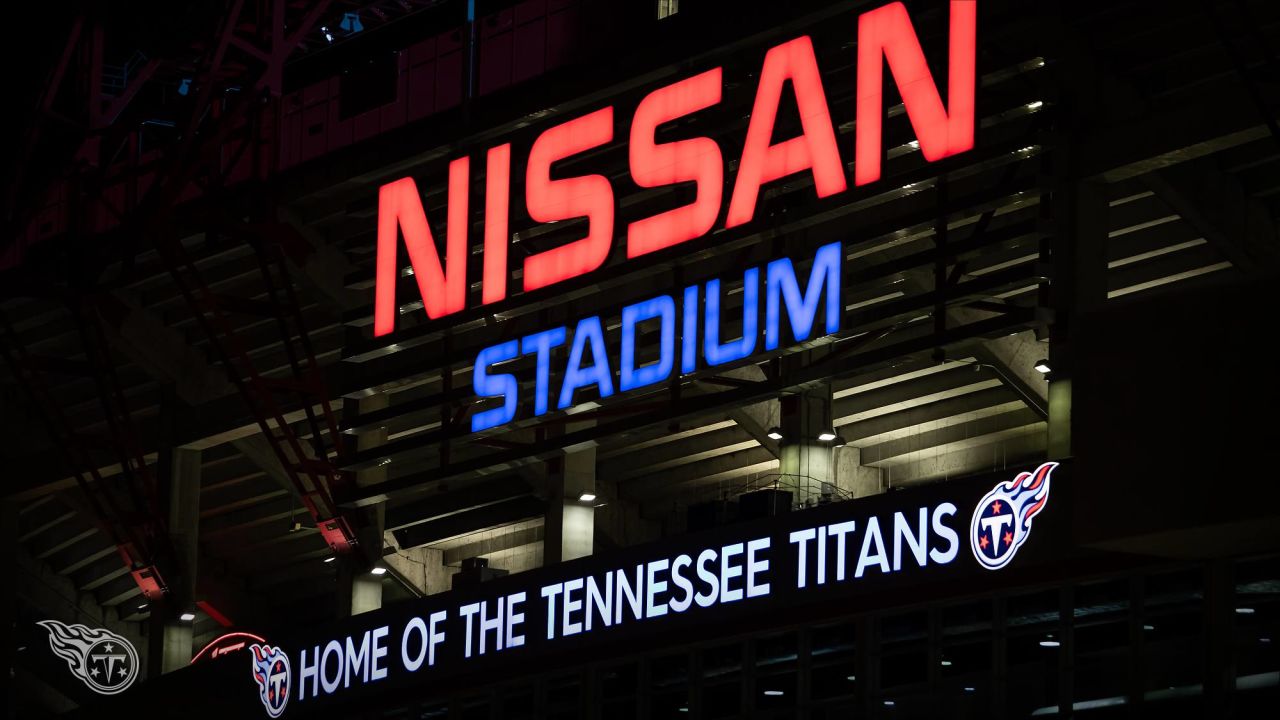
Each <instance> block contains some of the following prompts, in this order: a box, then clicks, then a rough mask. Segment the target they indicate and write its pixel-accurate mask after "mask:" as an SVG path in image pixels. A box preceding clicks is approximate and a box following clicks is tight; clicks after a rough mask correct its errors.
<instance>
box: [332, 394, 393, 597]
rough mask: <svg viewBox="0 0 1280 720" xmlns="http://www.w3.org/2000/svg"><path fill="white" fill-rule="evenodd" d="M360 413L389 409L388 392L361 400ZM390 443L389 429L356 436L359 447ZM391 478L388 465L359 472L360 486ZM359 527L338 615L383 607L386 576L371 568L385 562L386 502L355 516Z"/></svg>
mask: <svg viewBox="0 0 1280 720" xmlns="http://www.w3.org/2000/svg"><path fill="white" fill-rule="evenodd" d="M358 402H359V408H360V413H361V414H364V413H369V412H373V411H375V410H382V409H385V408H386V407H388V406H389V405H390V401H389V400H388V398H387V395H386V394H385V393H378V394H376V395H370V396H369V397H366V398H361V399H360V400H359V401H358ZM386 442H387V429H386V428H385V427H379V428H377V429H375V430H370V431H369V432H366V433H361V434H360V435H359V436H357V438H356V447H357V449H359V450H367V449H369V448H374V447H377V446H379V445H382V444H384V443H386ZM386 479H387V469H386V468H385V467H378V468H373V469H371V470H361V471H359V472H358V473H356V485H357V486H359V487H365V486H368V485H376V484H378V483H381V482H384V481H386ZM350 519H351V521H352V522H353V523H355V524H357V525H359V526H358V527H354V528H352V529H353V531H354V532H355V535H356V539H357V541H358V543H359V545H358V547H357V548H356V551H355V552H353V553H351V554H350V555H348V556H347V557H343V558H339V562H338V617H346V616H349V615H359V614H361V613H366V612H370V611H372V610H377V609H379V608H381V607H382V581H383V578H384V577H385V576H384V575H375V574H373V573H372V572H371V571H372V570H373V568H374V567H376V566H378V565H379V564H380V563H381V562H382V547H383V544H382V543H383V534H384V532H383V531H384V530H385V527H386V505H384V504H382V503H379V504H377V505H373V506H370V507H368V508H364V509H363V510H362V511H361V512H360V513H359V514H355V515H353V516H351V518H350Z"/></svg>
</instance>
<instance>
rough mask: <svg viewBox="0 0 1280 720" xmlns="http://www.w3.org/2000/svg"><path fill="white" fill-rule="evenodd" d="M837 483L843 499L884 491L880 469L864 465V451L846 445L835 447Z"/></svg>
mask: <svg viewBox="0 0 1280 720" xmlns="http://www.w3.org/2000/svg"><path fill="white" fill-rule="evenodd" d="M834 463H835V468H836V472H835V484H836V488H837V490H838V491H839V493H838V494H839V497H840V498H842V499H854V498H860V497H866V496H868V495H879V494H880V493H882V492H884V485H883V484H882V481H881V478H880V469H879V468H873V467H863V465H862V451H861V450H859V449H858V448H856V447H852V446H850V445H845V446H843V447H838V448H836V449H835V460H834Z"/></svg>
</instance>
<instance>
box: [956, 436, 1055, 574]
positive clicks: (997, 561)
mask: <svg viewBox="0 0 1280 720" xmlns="http://www.w3.org/2000/svg"><path fill="white" fill-rule="evenodd" d="M1056 467H1058V463H1054V462H1048V463H1045V464H1043V465H1041V466H1040V467H1038V468H1036V469H1035V472H1024V473H1020V474H1019V475H1018V476H1017V477H1015V478H1014V479H1012V480H1010V481H1008V482H1002V483H1000V484H998V485H996V486H995V488H993V489H992V490H991V492H989V493H987V494H986V495H985V496H984V497H983V498H982V500H981V501H979V502H978V507H977V508H975V509H974V511H973V522H971V523H970V525H969V545H970V547H971V548H972V549H973V556H974V557H975V558H977V559H978V563H979V564H980V565H982V567H984V568H986V569H988V570H999V569H1000V568H1002V567H1004V566H1005V565H1008V564H1009V562H1010V561H1011V560H1013V556H1014V555H1016V554H1017V552H1018V548H1020V547H1022V543H1024V542H1026V541H1027V538H1028V537H1030V536H1031V521H1032V519H1033V518H1035V516H1036V515H1037V514H1039V512H1040V511H1041V510H1043V509H1044V506H1045V503H1047V502H1048V501H1049V474H1050V473H1052V472H1053V469H1054V468H1056Z"/></svg>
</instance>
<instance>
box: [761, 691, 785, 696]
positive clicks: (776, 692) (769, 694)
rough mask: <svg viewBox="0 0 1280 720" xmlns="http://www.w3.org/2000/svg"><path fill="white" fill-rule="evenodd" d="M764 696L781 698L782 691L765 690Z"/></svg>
mask: <svg viewBox="0 0 1280 720" xmlns="http://www.w3.org/2000/svg"><path fill="white" fill-rule="evenodd" d="M764 694H765V695H768V696H769V697H781V696H782V691H781V690H765V691H764Z"/></svg>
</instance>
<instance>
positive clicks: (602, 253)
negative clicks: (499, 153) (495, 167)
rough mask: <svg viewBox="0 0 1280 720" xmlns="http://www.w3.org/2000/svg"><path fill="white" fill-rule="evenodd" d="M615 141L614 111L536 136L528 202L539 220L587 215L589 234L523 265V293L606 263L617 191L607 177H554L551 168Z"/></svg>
mask: <svg viewBox="0 0 1280 720" xmlns="http://www.w3.org/2000/svg"><path fill="white" fill-rule="evenodd" d="M611 140H613V108H612V107H607V108H604V109H603V110H597V111H595V112H593V113H591V114H589V115H583V116H582V117H580V118H576V119H574V120H570V121H568V122H566V123H562V124H560V125H557V126H555V127H553V128H551V129H550V130H547V131H546V132H544V133H542V134H541V135H539V136H538V139H537V140H535V141H534V142H533V149H532V150H530V151H529V165H528V168H527V171H526V174H525V204H526V205H527V207H528V210H529V217H531V218H533V220H535V221H537V222H543V223H547V222H556V221H558V220H570V219H573V218H580V217H585V218H586V219H587V236H586V237H584V238H581V239H578V240H574V241H572V242H569V243H566V244H564V245H561V246H559V247H555V248H552V249H550V250H544V251H543V252H540V253H538V254H536V255H530V256H529V257H527V258H525V261H524V289H525V290H526V291H528V290H537V289H538V288H542V287H546V286H548V285H551V284H553V283H558V282H561V281H564V280H568V279H569V278H574V277H578V276H579V275H585V274H586V273H589V272H591V271H592V270H595V269H596V268H598V267H600V266H601V265H602V264H604V261H605V259H606V258H608V257H609V246H610V245H611V244H612V243H613V187H612V186H611V185H610V184H609V178H607V177H605V176H603V175H583V176H580V177H571V178H563V179H560V180H552V179H551V165H552V163H554V162H556V161H557V160H563V159H565V158H567V157H571V156H573V155H576V154H578V153H580V152H584V151H586V150H590V149H591V148H594V147H599V146H601V145H604V144H605V143H607V142H610V141H611Z"/></svg>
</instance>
